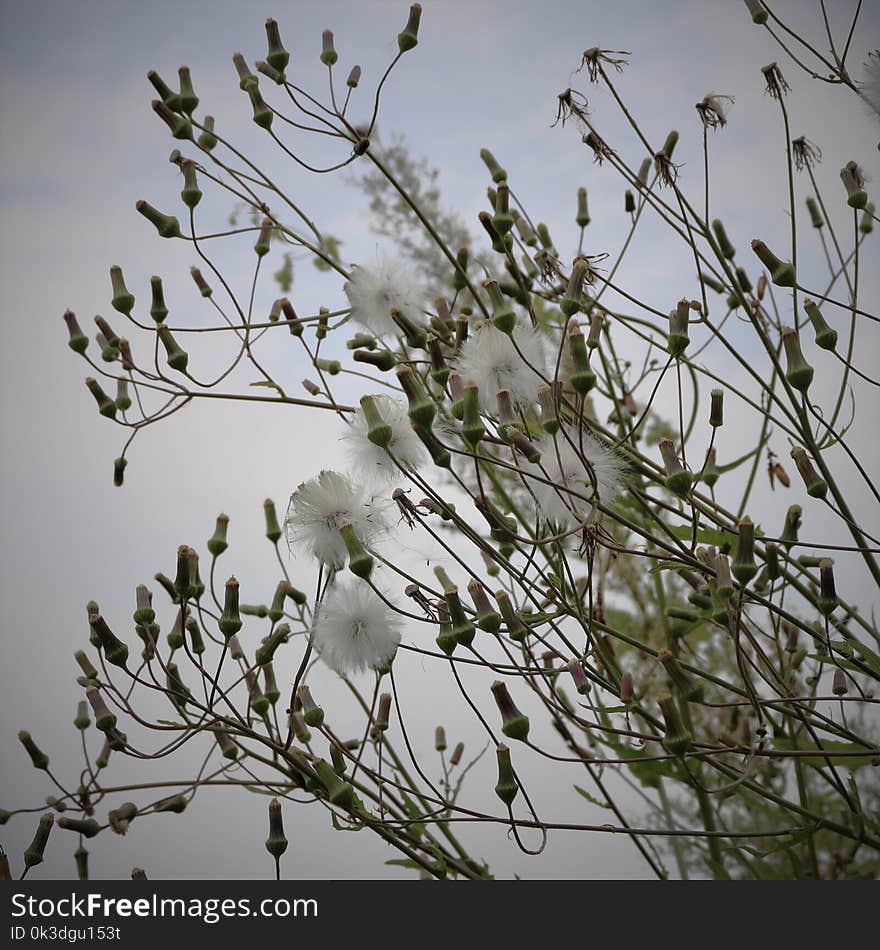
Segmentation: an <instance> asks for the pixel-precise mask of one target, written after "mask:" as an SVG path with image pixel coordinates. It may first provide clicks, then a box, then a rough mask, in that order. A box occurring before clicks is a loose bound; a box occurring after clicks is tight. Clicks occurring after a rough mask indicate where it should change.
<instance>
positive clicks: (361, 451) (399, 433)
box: [341, 395, 428, 480]
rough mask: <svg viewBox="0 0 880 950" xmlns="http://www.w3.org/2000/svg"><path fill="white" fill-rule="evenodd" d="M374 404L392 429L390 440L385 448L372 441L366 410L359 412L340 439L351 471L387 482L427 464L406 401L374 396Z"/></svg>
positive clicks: (426, 456) (426, 455)
mask: <svg viewBox="0 0 880 950" xmlns="http://www.w3.org/2000/svg"><path fill="white" fill-rule="evenodd" d="M372 400H373V404H374V405H375V407H376V409H377V410H378V412H379V415H380V416H381V417H382V420H383V422H384V423H385V424H386V425H387V426H389V427H390V429H391V437H390V439H389V441H388V443H387V446H385V447H383V446H380V445H376V444H375V443H374V442H372V441H370V439H369V437H368V435H369V432H370V423H369V422H368V421H367V418H366V415H365V414H364V410H363V408H361V409H358V411H357V412H356V413H355V414H354V416H353V417H352V419H351V425H350V426H349V427H348V428H347V429H346V430H345V432H344V433H343V435H342V436H341V439H342V442H343V443H344V445H345V450H346V453H347V456H348V459H349V462H350V464H351V466H352V468H353V469H355V470H356V471H357V472H358V473H359V474H363V475H366V476H368V477H369V476H373V477H375V478H380V479H385V480H387V479H390V478H393V477H394V476H395V475H396V474H397V473H398V471H399V470H400V469H401V468H403V469H405V470H406V471H415V470H416V469H418V468H419V466H420V465H422V464H424V463H425V462H426V461H427V459H428V454H427V452H426V451H425V447H424V446H423V445H422V443H421V441H420V440H419V437H418V436H417V435H416V434H415V432H414V431H413V427H412V425H410V421H409V415H408V413H409V406H408V405H407V402H406V400H404V399H394V398H393V397H391V396H386V395H376V396H373V397H372ZM389 453H390V454H389ZM391 456H393V458H392V457H391Z"/></svg>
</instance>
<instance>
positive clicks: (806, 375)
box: [782, 327, 813, 393]
mask: <svg viewBox="0 0 880 950" xmlns="http://www.w3.org/2000/svg"><path fill="white" fill-rule="evenodd" d="M782 345H783V347H784V348H785V359H786V363H787V367H788V368H787V370H786V373H785V378H786V379H787V380H788V383H789V385H790V386H793V387H794V388H795V389H797V390H799V391H800V392H802V393H805V392H806V391H807V390H808V389H809V388H810V383H811V382H812V381H813V367H812V366H810V365H809V363H807V361H806V360H805V359H804V354H803V352H802V351H801V342H800V339H799V337H798V334H797V331H796V330H794V329H792V328H791V327H786V328H785V329H784V330H783V331H782Z"/></svg>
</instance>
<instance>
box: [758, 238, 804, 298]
mask: <svg viewBox="0 0 880 950" xmlns="http://www.w3.org/2000/svg"><path fill="white" fill-rule="evenodd" d="M752 250H753V251H754V252H755V254H756V255H757V257H758V258H759V259H760V261H761V263H762V264H763V265H764V266H765V267H766V268H767V270H768V271H770V279H771V280H772V281H773V283H774V284H777V285H778V286H779V287H794V285H795V284H796V282H797V279H796V277H795V272H794V264H791V263H786V262H785V261H781V260H780V259H779V258H778V257H777V256H776V255H775V254H774V253H773V252H772V251H771V250H770V248H768V247H767V245H766V244H765V243H764V242H763V241H759V240H757V239H755V240H754V241H752Z"/></svg>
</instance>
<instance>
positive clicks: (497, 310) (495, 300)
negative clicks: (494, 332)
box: [483, 280, 516, 334]
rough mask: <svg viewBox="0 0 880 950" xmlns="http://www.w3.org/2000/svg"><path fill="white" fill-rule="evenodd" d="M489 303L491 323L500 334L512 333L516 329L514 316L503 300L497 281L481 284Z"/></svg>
mask: <svg viewBox="0 0 880 950" xmlns="http://www.w3.org/2000/svg"><path fill="white" fill-rule="evenodd" d="M483 287H484V288H485V290H486V293H488V295H489V302H490V303H491V304H492V323H493V324H494V326H495V327H496V328H497V329H499V330H500V331H501V332H502V333H507V334H510V333H513V331H514V328H515V327H516V314H515V313H514V312H513V309H512V307H511V306H510V305H509V304H508V303H507V301H506V300H505V299H504V296H503V294H502V293H501V288H500V287H499V286H498V281H497V280H487V281H485V282H484V283H483Z"/></svg>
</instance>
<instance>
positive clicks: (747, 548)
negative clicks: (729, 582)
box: [731, 517, 758, 587]
mask: <svg viewBox="0 0 880 950" xmlns="http://www.w3.org/2000/svg"><path fill="white" fill-rule="evenodd" d="M731 572H732V574H733V576H734V577H735V578H736V579H737V580H738V581H739V582H740V584H742V585H743V587H745V586H746V584H748V582H749V581H750V580H751V579H752V578H753V577H754V576H755V574H757V573H758V565H757V564H755V526H754V524H752V519H751V518H748V517H746V518H743V520H742V521H740V523H739V528H738V535H737V542H736V553H735V554H734V556H733V564H732V566H731Z"/></svg>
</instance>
